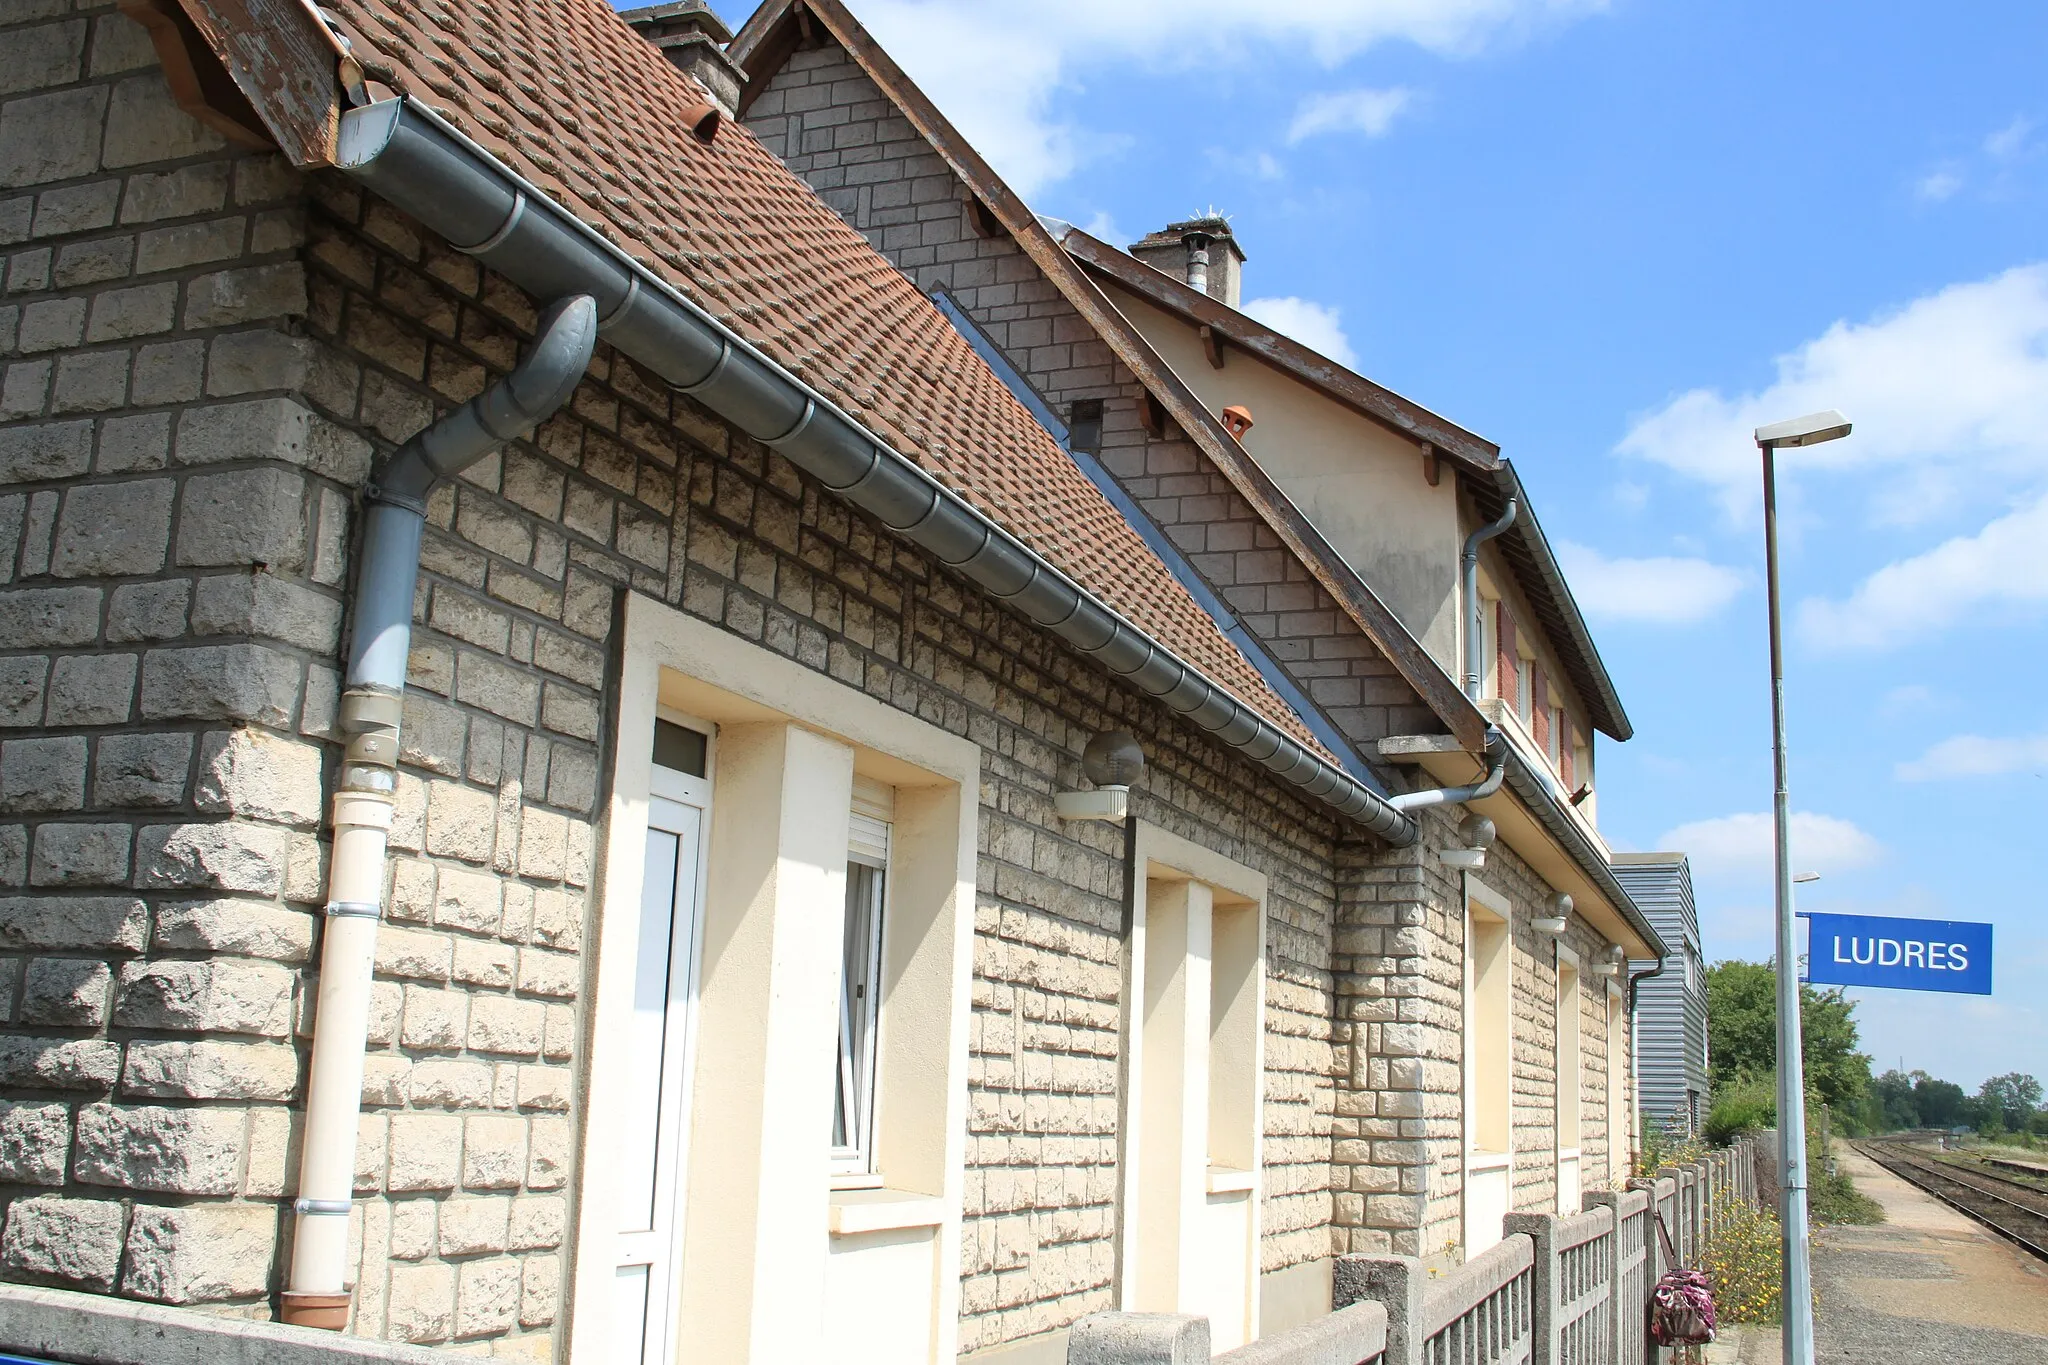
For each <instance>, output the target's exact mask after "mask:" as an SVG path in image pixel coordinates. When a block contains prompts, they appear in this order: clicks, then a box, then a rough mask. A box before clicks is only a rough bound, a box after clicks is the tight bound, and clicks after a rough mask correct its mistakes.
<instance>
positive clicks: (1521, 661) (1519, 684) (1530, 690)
mask: <svg viewBox="0 0 2048 1365" xmlns="http://www.w3.org/2000/svg"><path fill="white" fill-rule="evenodd" d="M1535 708H1536V661H1535V660H1534V659H1531V658H1530V657H1529V656H1528V655H1526V654H1524V655H1519V656H1517V657H1516V660H1515V714H1516V715H1517V716H1520V717H1521V718H1522V721H1523V723H1524V724H1528V725H1534V724H1535V723H1536V709H1535Z"/></svg>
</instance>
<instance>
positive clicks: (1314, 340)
mask: <svg viewBox="0 0 2048 1365" xmlns="http://www.w3.org/2000/svg"><path fill="white" fill-rule="evenodd" d="M1244 311H1245V314H1246V315H1247V316H1249V317H1253V318H1256V319H1258V320H1259V321H1260V322H1263V323H1265V324H1266V325H1267V326H1268V327H1271V328H1272V329H1273V330H1274V331H1276V332H1282V333H1285V334H1286V335H1288V336H1291V337H1293V338H1294V339H1295V340H1296V341H1298V342H1300V343H1301V344H1302V345H1304V346H1306V347H1308V348H1309V349H1310V350H1312V351H1319V352H1321V353H1322V354H1323V355H1326V356H1328V357H1329V358H1330V359H1332V360H1334V361H1336V362H1337V363H1338V364H1339V365H1343V366H1346V367H1347V368H1351V369H1356V368H1357V367H1358V355H1357V353H1356V352H1354V351H1353V350H1352V349H1351V341H1350V339H1349V338H1348V337H1346V336H1345V335H1344V327H1343V316H1342V313H1341V311H1340V310H1339V309H1336V308H1331V307H1326V306H1325V305H1323V304H1320V303H1316V302H1313V301H1312V300H1309V299H1298V298H1293V297H1288V298H1273V299H1253V300H1252V301H1251V302H1249V303H1247V304H1245V306H1244Z"/></svg>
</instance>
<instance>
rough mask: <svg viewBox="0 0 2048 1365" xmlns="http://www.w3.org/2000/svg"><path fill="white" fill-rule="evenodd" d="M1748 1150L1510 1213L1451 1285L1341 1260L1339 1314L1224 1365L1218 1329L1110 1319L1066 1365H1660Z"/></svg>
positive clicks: (1387, 1260)
mask: <svg viewBox="0 0 2048 1365" xmlns="http://www.w3.org/2000/svg"><path fill="white" fill-rule="evenodd" d="M1759 1150H1760V1149H1759V1146H1758V1145H1757V1144H1756V1143H1755V1142H1754V1141H1745V1142H1740V1143H1737V1144H1736V1145H1735V1146H1733V1147H1729V1148H1725V1149H1723V1150H1721V1151H1718V1152H1714V1153H1712V1154H1710V1155H1709V1156H1708V1157H1706V1158H1705V1159H1704V1160H1702V1161H1699V1162H1695V1163H1691V1164H1688V1165H1684V1166H1677V1167H1670V1168H1667V1169H1665V1170H1663V1171H1660V1172H1658V1173H1657V1176H1656V1178H1655V1179H1653V1180H1634V1181H1630V1182H1629V1184H1630V1186H1631V1188H1629V1189H1627V1190H1625V1191H1602V1192H1597V1193H1593V1194H1588V1195H1587V1196H1586V1201H1585V1202H1586V1206H1587V1207H1586V1209H1585V1211H1584V1212H1583V1213H1578V1214H1572V1215H1569V1216H1562V1217H1561V1216H1558V1215H1555V1214H1547V1213H1515V1214H1509V1215H1508V1217H1507V1220H1506V1222H1505V1224H1504V1231H1505V1233H1506V1236H1505V1237H1503V1238H1502V1240H1501V1241H1500V1243H1499V1244H1498V1245H1496V1246H1494V1247H1492V1248H1491V1249H1489V1250H1487V1251H1486V1252H1484V1253H1482V1254H1480V1255H1479V1256H1476V1257H1474V1258H1473V1259H1472V1260H1470V1261H1468V1262H1466V1263H1465V1264H1464V1265H1463V1266H1460V1267H1459V1268H1458V1269H1457V1270H1455V1271H1453V1272H1451V1273H1450V1274H1448V1275H1443V1276H1433V1275H1431V1274H1430V1273H1429V1272H1428V1271H1427V1270H1426V1269H1425V1268H1424V1267H1423V1265H1422V1263H1421V1262H1420V1261H1417V1260H1414V1259H1412V1258H1410V1257H1406V1256H1340V1257H1338V1258H1337V1263H1336V1266H1335V1271H1334V1274H1333V1276H1332V1298H1333V1304H1332V1309H1333V1311H1332V1312H1331V1313H1329V1314H1328V1315H1327V1316H1326V1317H1322V1318H1319V1319H1317V1320H1316V1321H1314V1322H1311V1323H1308V1324H1306V1325H1304V1326H1301V1327H1297V1328H1295V1329H1293V1330H1291V1331H1287V1332H1281V1333H1277V1334H1275V1335H1273V1336H1269V1337H1264V1338H1262V1339H1260V1340H1258V1341H1255V1342H1253V1343H1251V1344H1250V1345H1247V1346H1240V1347H1238V1348H1237V1349H1235V1350H1232V1351H1225V1352H1224V1353H1223V1354H1221V1355H1214V1356H1212V1355H1211V1354H1210V1350H1209V1324H1208V1321H1207V1320H1206V1319H1204V1318H1200V1317H1194V1316H1190V1315H1186V1314H1178V1313H1100V1314H1097V1315H1096V1316H1094V1317H1092V1318H1086V1319H1083V1320H1082V1321H1081V1322H1080V1323H1078V1324H1077V1325H1076V1326H1075V1328H1074V1331H1073V1333H1072V1334H1071V1335H1070V1336H1069V1338H1068V1341H1067V1365H1652V1362H1654V1361H1655V1359H1656V1352H1655V1350H1654V1348H1653V1347H1652V1346H1651V1344H1650V1340H1649V1307H1650V1291H1651V1290H1652V1289H1653V1288H1654V1287H1655V1285H1656V1283H1657V1278H1658V1277H1659V1276H1660V1275H1662V1274H1663V1273H1664V1272H1665V1271H1666V1270H1669V1269H1670V1268H1671V1261H1670V1259H1669V1257H1667V1255H1666V1254H1665V1252H1664V1250H1663V1248H1662V1245H1661V1240H1660V1239H1659V1237H1658V1235H1657V1219H1658V1218H1660V1217H1661V1218H1662V1219H1663V1222H1664V1225H1665V1227H1666V1228H1667V1229H1668V1230H1669V1231H1670V1234H1671V1241H1672V1249H1673V1251H1674V1252H1675V1253H1676V1255H1677V1259H1678V1261H1679V1263H1681V1264H1688V1265H1689V1264H1692V1263H1694V1262H1695V1261H1697V1260H1698V1258H1699V1256H1700V1255H1701V1254H1702V1252H1703V1251H1704V1250H1705V1248H1706V1245H1707V1243H1708V1242H1709V1241H1710V1240H1711V1238H1712V1236H1713V1225H1714V1220H1715V1217H1716V1215H1717V1213H1718V1211H1719V1209H1720V1207H1721V1206H1722V1204H1723V1201H1726V1200H1731V1199H1743V1200H1750V1201H1754V1200H1755V1199H1756V1198H1757V1193H1758V1174H1759V1173H1758V1169H1757V1163H1758V1153H1759Z"/></svg>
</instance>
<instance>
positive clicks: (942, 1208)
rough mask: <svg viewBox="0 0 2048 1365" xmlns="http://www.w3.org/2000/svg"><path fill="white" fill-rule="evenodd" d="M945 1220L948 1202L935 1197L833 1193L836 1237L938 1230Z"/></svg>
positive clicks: (873, 1191)
mask: <svg viewBox="0 0 2048 1365" xmlns="http://www.w3.org/2000/svg"><path fill="white" fill-rule="evenodd" d="M945 1221H946V1201H945V1200H943V1199H940V1198H938V1197H937V1196H935V1195H929V1194H912V1193H911V1192H910V1191H908V1190H885V1189H866V1190H844V1189H840V1190H834V1191H832V1235H833V1236H835V1237H853V1236H857V1235H858V1234H860V1233H863V1232H893V1231H896V1230H898V1229H901V1228H935V1227H937V1226H939V1225H940V1224H941V1223H943V1222H945Z"/></svg>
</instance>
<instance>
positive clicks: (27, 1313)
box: [0, 1284, 445, 1365]
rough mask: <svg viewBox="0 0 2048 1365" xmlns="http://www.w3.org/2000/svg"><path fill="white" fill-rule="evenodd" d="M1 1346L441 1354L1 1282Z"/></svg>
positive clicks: (23, 1349)
mask: <svg viewBox="0 0 2048 1365" xmlns="http://www.w3.org/2000/svg"><path fill="white" fill-rule="evenodd" d="M0 1352H12V1353H15V1354H18V1355H24V1356H28V1357H31V1358H39V1359H45V1360H50V1361H57V1362H65V1363H66V1365H335V1363H336V1362H341V1361H381V1362H395V1363H396V1365H431V1362H436V1361H443V1360H445V1357H444V1356H442V1355H441V1354H440V1353H439V1352H436V1351H429V1350H425V1349H423V1348H421V1347H418V1346H406V1345H402V1344H400V1343H398V1342H390V1341H370V1340H367V1339H365V1338H362V1337H350V1336H342V1335H339V1334H338V1333H334V1332H316V1331H313V1330H311V1329H309V1328H304V1327H286V1326H283V1325H281V1324H279V1323H274V1322H250V1321H247V1320H246V1319H241V1318H223V1317H216V1316H214V1315H212V1314H209V1313H199V1312H194V1311H192V1310H191V1309H186V1308H165V1307H162V1306H160V1305H157V1304H149V1303H134V1302H130V1301H129V1300H126V1299H114V1298H108V1297H105V1296H103V1295H99V1294H79V1293H74V1292H72V1291H70V1290H64V1289H35V1288H31V1287H29V1286H27V1285H18V1284H0Z"/></svg>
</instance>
